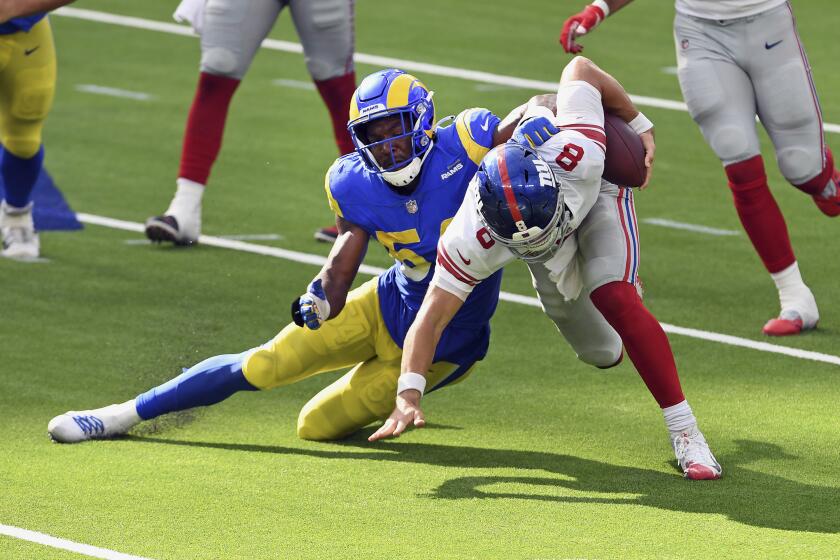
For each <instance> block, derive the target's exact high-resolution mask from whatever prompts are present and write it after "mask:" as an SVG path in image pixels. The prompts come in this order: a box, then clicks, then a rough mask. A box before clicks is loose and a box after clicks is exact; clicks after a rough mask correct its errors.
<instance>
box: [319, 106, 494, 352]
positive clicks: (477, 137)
mask: <svg viewBox="0 0 840 560" xmlns="http://www.w3.org/2000/svg"><path fill="white" fill-rule="evenodd" d="M498 123H499V118H498V117H497V116H495V115H494V114H492V113H491V112H490V111H488V110H486V109H469V110H466V111H463V112H462V113H461V114H459V115H458V116H457V117H456V119H455V123H454V124H453V125H450V126H446V127H438V128H437V129H436V130H435V136H434V145H433V146H432V147H431V148H430V150H429V153H428V155H427V156H426V159H425V161H424V162H423V168H422V171H421V173H420V177H419V178H418V181H419V183H418V185H417V187H416V188H415V189H414V191H412V192H411V193H410V194H401V193H400V191H399V189H397V188H393V187H390V186H389V185H388V184H387V183H385V181H384V180H383V179H382V177H381V176H380V175H378V174H376V173H373V172H371V171H369V170H368V169H367V168H366V167H365V165H364V162H363V161H362V159H361V157H360V156H359V155H358V154H357V153H352V154H349V155H346V156H344V157H342V158H339V159H338V160H336V162H335V163H334V164H333V166H332V167H331V168H330V170H329V171H328V172H327V180H326V189H327V197H328V199H329V203H330V207H331V208H332V210H333V212H335V213H336V215H338V216H340V217H342V218H344V219H345V220H347V221H349V222H352V223H353V224H355V225H357V226H359V227H361V228H363V229H364V230H365V231H367V232H368V233H369V234H370V235H371V237H375V238H376V239H377V240H378V241H379V242H380V243H381V244H382V245H383V246H384V247H385V248H386V250H387V251H388V253H389V254H390V255H391V256H392V257H393V258H394V259H395V261H396V262H395V264H394V266H392V267H391V268H390V269H388V270H387V271H386V272H385V273H383V274H382V275H381V276H380V279H379V287H378V294H379V305H380V309H381V311H382V316H383V320H384V321H385V325H386V327H387V328H388V332H389V333H390V334H391V337H392V338H393V339H394V341H395V342H396V343H397V344H398V345H399V346H400V347H402V344H403V340H404V339H405V335H406V332H407V331H408V328H409V327H410V326H411V323H412V322H413V321H414V317H415V316H416V314H417V311H418V310H419V308H420V304H421V303H422V301H423V296H424V295H425V294H426V289H427V288H428V286H429V281H430V280H431V279H432V276H433V273H434V270H433V269H434V263H435V261H436V256H437V243H438V240H439V239H440V236H441V235H442V234H443V232H444V230H445V229H446V227H447V226H448V225H449V223H450V222H451V221H452V218H453V217H454V216H455V213H456V212H457V211H458V208H459V207H460V206H461V203H462V202H463V200H464V195H465V194H466V192H467V187H468V186H469V182H470V180H471V179H472V177H473V175H475V172H476V170H477V169H478V164H479V163H480V162H481V158H482V157H484V155H485V154H486V153H487V152H488V151H489V149H490V148H491V147H492V144H493V133H494V132H495V129H496V126H497V125H498ZM500 284H501V270H500V271H499V272H498V273H496V274H494V275H493V276H492V277H491V278H488V279H487V280H485V281H484V282H482V283H481V284H479V285H478V286H477V287H476V289H475V290H474V291H473V292H472V293H471V294H470V296H469V297H468V298H467V300H466V302H465V303H464V305H463V307H461V309H460V310H459V311H458V313H457V314H456V315H455V317H454V318H453V319H452V321H451V323H450V326H449V327H448V328H447V330H452V331H456V332H462V333H463V332H464V331H469V330H470V329H473V330H475V331H479V330H480V331H482V332H483V331H486V334H487V335H489V326H488V323H489V320H490V317H491V316H492V315H493V312H494V311H495V309H496V304H497V303H498V298H499V289H500ZM482 338H484V336H482ZM458 345H459V342H458V341H457V340H454V339H453V337H452V336H447V334H446V332H444V336H443V337H442V338H441V342H440V344H439V346H438V351H437V352H436V359H437V358H442V359H446V358H447V354H449V352H448V351H447V347H449V346H452V347H453V348H454V347H455V346H458ZM482 347H483V348H482ZM486 349H487V341H484V343H483V344H481V343H477V344H476V347H475V350H476V353H477V354H480V355H479V356H477V357H476V359H480V358H481V357H483V356H484V354H485V353H486Z"/></svg>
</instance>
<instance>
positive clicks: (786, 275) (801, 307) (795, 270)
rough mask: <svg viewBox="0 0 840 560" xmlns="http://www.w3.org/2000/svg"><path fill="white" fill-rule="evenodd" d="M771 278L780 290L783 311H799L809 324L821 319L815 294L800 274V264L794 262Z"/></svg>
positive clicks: (773, 274) (771, 275)
mask: <svg viewBox="0 0 840 560" xmlns="http://www.w3.org/2000/svg"><path fill="white" fill-rule="evenodd" d="M770 277H771V278H773V282H775V283H776V288H777V289H778V290H779V303H780V304H781V306H782V311H786V310H794V311H797V312H798V313H799V314H800V315H802V317H800V318H801V319H802V320H803V321H804V322H805V323H808V324H810V323H813V322H815V321H816V320H818V319H819V312H818V311H817V304H816V302H815V301H814V294H812V293H811V290H810V289H809V288H808V286H806V285H805V282H803V281H802V275H801V274H800V273H799V263H797V262H794V263H793V264H792V265H790V266H789V267H787V268H786V269H784V270H782V271H781V272H775V273H772V274H770Z"/></svg>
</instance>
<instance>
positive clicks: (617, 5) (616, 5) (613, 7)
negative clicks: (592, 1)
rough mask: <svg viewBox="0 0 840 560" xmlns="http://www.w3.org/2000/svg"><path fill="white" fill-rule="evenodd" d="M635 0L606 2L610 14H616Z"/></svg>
mask: <svg viewBox="0 0 840 560" xmlns="http://www.w3.org/2000/svg"><path fill="white" fill-rule="evenodd" d="M632 1H633V0H606V2H607V6H609V7H610V13H611V14H614V13H615V12H617V11H618V10H620V9H621V8H623V7H624V6H626V5H627V4H629V3H630V2H632Z"/></svg>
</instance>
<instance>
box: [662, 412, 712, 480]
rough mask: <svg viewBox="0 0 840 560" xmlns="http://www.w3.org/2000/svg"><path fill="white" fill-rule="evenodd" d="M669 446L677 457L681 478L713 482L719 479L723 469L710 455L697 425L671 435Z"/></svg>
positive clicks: (710, 452) (707, 445) (709, 450)
mask: <svg viewBox="0 0 840 560" xmlns="http://www.w3.org/2000/svg"><path fill="white" fill-rule="evenodd" d="M671 445H672V446H673V447H674V455H676V457H677V465H679V467H680V468H681V469H682V471H683V476H685V477H686V478H688V479H690V480H714V479H717V478H720V475H721V474H723V469H722V468H721V466H720V464H719V463H718V462H717V460H716V459H715V456H714V455H712V450H711V449H709V444H708V443H706V438H704V437H703V433H702V432H701V431H700V430H699V429H698V428H697V425H694V426H692V427H691V428H689V429H687V430H685V431H682V432H677V433H675V434H672V435H671Z"/></svg>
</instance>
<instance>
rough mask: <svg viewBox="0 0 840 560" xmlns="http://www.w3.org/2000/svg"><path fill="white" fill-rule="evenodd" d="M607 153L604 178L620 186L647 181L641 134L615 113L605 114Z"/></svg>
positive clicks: (635, 185)
mask: <svg viewBox="0 0 840 560" xmlns="http://www.w3.org/2000/svg"><path fill="white" fill-rule="evenodd" d="M604 132H605V133H606V135H607V155H606V158H605V161H604V175H603V177H604V179H606V180H607V181H609V182H610V183H615V184H616V185H618V186H620V187H640V186H641V185H642V183H644V182H645V176H646V174H647V169H646V168H645V148H644V146H643V145H642V140H641V138H639V135H638V134H636V133H635V132H633V129H632V128H630V125H628V124H627V123H626V122H624V121H623V120H621V119H620V118H619V117H616V116H615V115H611V114H609V113H605V114H604Z"/></svg>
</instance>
